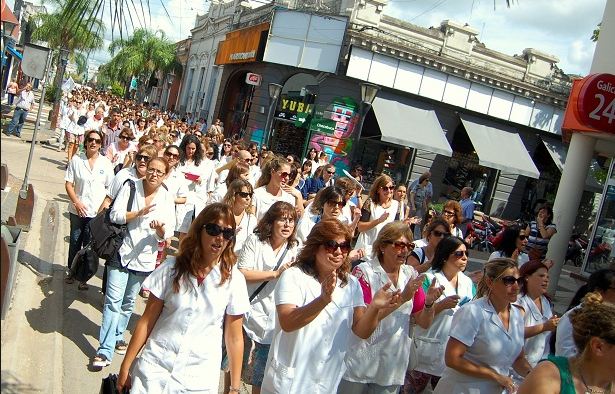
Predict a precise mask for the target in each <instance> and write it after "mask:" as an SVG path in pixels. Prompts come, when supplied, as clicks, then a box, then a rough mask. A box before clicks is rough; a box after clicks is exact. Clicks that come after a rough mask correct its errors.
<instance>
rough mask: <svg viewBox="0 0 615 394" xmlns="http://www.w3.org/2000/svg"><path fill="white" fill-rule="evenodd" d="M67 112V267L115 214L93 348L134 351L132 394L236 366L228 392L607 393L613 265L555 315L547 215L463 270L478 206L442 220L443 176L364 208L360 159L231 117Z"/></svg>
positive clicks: (124, 375) (178, 386) (613, 352)
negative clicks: (434, 185)
mask: <svg viewBox="0 0 615 394" xmlns="http://www.w3.org/2000/svg"><path fill="white" fill-rule="evenodd" d="M61 113H62V120H61V123H60V127H61V128H62V130H63V132H62V136H61V137H60V148H59V149H66V151H67V159H68V164H67V170H66V175H65V181H66V191H67V194H68V196H69V198H70V207H69V212H70V246H69V254H68V267H69V268H70V267H71V264H72V263H73V260H74V258H75V255H76V254H77V252H78V251H79V250H80V249H81V248H82V247H83V246H84V245H87V243H88V242H89V232H88V223H89V221H90V220H91V219H92V218H93V217H95V216H96V215H97V213H99V212H101V211H102V210H103V209H104V208H109V209H110V218H111V220H112V221H113V222H114V223H118V224H126V225H127V230H128V231H127V234H126V237H125V239H124V242H123V244H122V246H121V248H120V250H119V252H118V253H117V255H115V256H112V257H111V258H109V259H108V260H107V261H106V262H105V272H104V275H103V286H102V290H103V292H104V307H103V313H102V320H101V323H100V334H99V346H98V349H97V351H96V353H95V354H93V355H92V366H94V367H98V368H103V367H106V366H108V365H110V364H111V360H112V359H113V357H114V355H115V354H118V355H123V356H124V359H123V362H122V364H121V368H120V370H119V376H118V380H117V387H118V389H119V390H120V392H123V391H124V390H126V391H127V390H128V389H130V392H131V393H133V394H138V393H148V394H154V393H176V392H195V393H218V389H219V387H218V386H219V376H220V370H223V371H224V372H225V383H224V387H223V389H224V392H225V393H229V392H230V393H232V392H240V388H241V385H242V382H243V383H245V384H248V385H251V386H252V392H253V393H306V394H311V393H324V394H331V393H336V392H337V393H340V394H354V393H356V394H361V393H375V394H376V393H377V394H385V393H386V394H396V393H422V392H423V391H424V390H425V388H426V387H427V385H431V387H432V389H433V391H434V393H438V394H449V393H490V394H491V393H515V392H518V393H560V392H561V393H611V391H612V389H613V378H614V377H615V367H614V365H615V364H614V363H613V360H615V304H614V303H615V270H613V269H604V270H601V271H597V272H595V273H594V274H593V275H592V277H591V278H590V279H589V282H588V284H587V285H586V286H584V287H583V288H582V289H581V290H580V291H579V293H578V294H577V297H576V298H575V300H574V301H573V305H571V307H570V311H569V312H567V313H566V314H565V315H564V316H562V317H559V316H556V314H555V312H554V311H553V304H552V302H551V299H550V298H549V295H548V294H547V292H546V290H547V285H548V282H549V276H548V270H549V268H550V264H548V263H547V262H546V261H544V260H543V256H538V257H536V258H532V259H531V258H529V257H528V256H529V255H528V252H531V251H532V249H538V248H541V247H544V248H546V244H547V243H548V239H549V238H550V236H552V235H553V233H555V231H556V229H555V225H554V224H552V223H551V221H550V218H552V216H553V215H552V212H550V211H549V209H548V208H547V207H545V208H544V210H541V213H540V214H539V217H538V218H537V221H536V222H532V224H530V226H528V228H521V227H518V226H513V227H509V228H508V229H507V230H506V234H505V235H504V238H503V241H502V243H501V246H500V250H498V251H496V252H494V254H493V255H492V256H491V257H490V260H489V261H488V262H487V263H486V264H485V265H484V269H483V270H481V271H478V272H466V266H467V262H468V250H469V244H468V241H470V242H471V241H472V240H471V239H470V238H467V237H471V235H468V236H467V237H466V233H465V231H463V230H461V228H462V227H463V223H464V222H466V216H467V215H466V211H467V209H466V208H467V205H466V204H460V203H459V202H457V201H448V202H447V203H446V204H445V205H444V208H443V212H442V216H437V215H436V213H435V212H433V211H432V210H431V209H430V206H429V201H430V199H431V195H430V194H429V192H428V191H429V187H430V182H429V175H428V173H427V174H425V175H423V176H422V177H421V178H420V179H419V180H417V182H416V183H415V184H413V185H412V184H411V185H409V187H406V186H405V185H397V186H396V185H395V183H394V182H393V179H391V178H390V177H389V176H388V175H384V174H383V175H380V176H378V177H377V178H376V179H375V181H374V182H373V184H372V185H371V188H370V190H369V191H368V194H366V195H364V193H363V190H362V187H361V186H360V185H361V181H362V177H361V176H362V174H361V172H362V167H361V166H360V165H357V166H355V167H354V168H353V171H352V176H353V178H352V179H351V178H348V177H339V176H338V175H340V174H338V173H337V172H336V168H335V167H334V166H333V165H332V164H330V163H328V162H327V158H326V155H323V154H322V153H323V152H318V151H317V150H315V149H312V150H310V151H309V152H308V154H307V157H306V158H304V160H301V159H299V158H297V157H296V156H294V155H286V156H283V155H281V154H283V153H284V152H271V151H270V150H269V149H268V148H267V147H266V146H258V144H256V143H254V142H250V143H246V142H244V141H243V140H241V139H239V138H238V137H237V136H231V137H230V138H228V137H229V136H227V135H225V133H224V128H223V126H222V124H221V122H220V121H219V120H215V121H214V122H213V124H212V125H210V126H208V125H206V124H205V122H204V121H203V120H198V121H197V120H195V119H193V118H192V117H191V116H190V115H189V114H188V115H187V116H184V117H183V118H182V117H179V116H176V115H175V114H173V113H167V112H163V111H161V110H159V109H156V108H152V107H151V106H145V105H137V104H135V103H133V102H130V101H123V100H120V99H116V98H113V97H111V96H106V95H105V94H104V93H101V92H95V91H92V90H85V89H83V90H74V91H73V92H71V94H70V95H69V96H67V97H66V100H65V103H64V105H63V107H62V111H61ZM65 143H66V147H64V144H65ZM464 193H465V195H468V196H469V195H471V190H469V191H468V190H466V191H464ZM464 193H462V194H464ZM462 202H463V201H462ZM549 213H550V215H551V216H550V218H549ZM412 229H414V231H413V230H412ZM419 234H420V235H419ZM464 237H465V238H464ZM174 240H178V241H179V243H178V244H177V245H178V247H177V248H175V247H173V246H172V245H174V244H173V241H174ZM528 241H530V242H533V244H532V245H537V246H536V247H535V248H534V247H532V248H528ZM65 282H66V283H67V284H68V285H70V284H72V283H74V282H75V279H74V278H72V277H71V276H70V274H69V275H68V276H67V277H66V278H65ZM78 289H79V290H81V291H87V290H88V284H87V283H79V284H78ZM139 294H141V296H143V297H147V305H146V307H145V311H144V312H143V315H142V316H141V318H140V319H139V321H138V323H137V326H136V328H135V330H134V332H133V335H132V337H131V338H130V341H129V342H127V341H126V339H125V336H124V334H125V331H126V329H127V325H128V321H129V319H130V317H131V315H132V312H133V308H134V305H135V300H136V299H137V297H139ZM586 294H587V295H586ZM555 334H556V335H555ZM550 342H554V346H553V350H554V352H552V351H551V346H550ZM545 359H548V361H545V362H541V360H545Z"/></svg>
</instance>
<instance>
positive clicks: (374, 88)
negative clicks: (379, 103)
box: [350, 82, 380, 162]
mask: <svg viewBox="0 0 615 394" xmlns="http://www.w3.org/2000/svg"><path fill="white" fill-rule="evenodd" d="M359 86H360V87H361V107H360V108H359V123H358V124H357V132H356V135H355V137H354V143H353V144H352V155H351V156H350V157H351V158H352V160H353V161H354V162H356V161H357V158H356V157H355V155H356V153H357V146H358V145H359V140H360V139H361V131H362V130H363V122H365V117H366V116H367V113H368V112H369V110H370V109H371V108H372V103H373V102H374V99H375V98H376V95H377V94H378V92H379V91H380V86H378V85H374V84H373V83H368V82H361V83H359Z"/></svg>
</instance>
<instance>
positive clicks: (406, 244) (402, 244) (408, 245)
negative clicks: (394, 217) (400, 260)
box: [388, 241, 414, 251]
mask: <svg viewBox="0 0 615 394" xmlns="http://www.w3.org/2000/svg"><path fill="white" fill-rule="evenodd" d="M388 243H390V244H391V245H393V246H394V247H395V249H397V250H400V251H401V250H404V248H408V250H414V242H402V241H398V242H391V241H389V242H388Z"/></svg>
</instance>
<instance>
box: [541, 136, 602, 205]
mask: <svg viewBox="0 0 615 394" xmlns="http://www.w3.org/2000/svg"><path fill="white" fill-rule="evenodd" d="M541 139H542V143H543V144H544V146H545V148H547V151H549V155H551V158H552V159H553V162H555V165H556V166H557V168H559V170H560V172H561V171H564V165H565V164H566V157H567V156H568V147H567V146H566V145H565V144H564V143H563V142H562V141H561V140H555V139H550V138H543V137H541ZM596 169H600V164H598V162H597V161H596V160H594V159H592V162H591V166H590V168H589V170H588V172H587V177H586V178H585V190H587V191H590V192H592V193H602V192H603V190H604V185H602V184H601V183H600V182H598V180H597V179H596V178H594V177H593V175H592V173H593V171H594V170H596Z"/></svg>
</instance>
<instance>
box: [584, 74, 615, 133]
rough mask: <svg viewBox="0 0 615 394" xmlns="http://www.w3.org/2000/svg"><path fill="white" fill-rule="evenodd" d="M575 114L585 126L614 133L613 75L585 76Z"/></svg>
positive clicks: (614, 79) (614, 83)
mask: <svg viewBox="0 0 615 394" xmlns="http://www.w3.org/2000/svg"><path fill="white" fill-rule="evenodd" d="M576 115H577V117H578V119H579V121H580V122H581V123H582V124H584V125H585V126H588V127H591V128H594V129H596V130H598V131H603V132H606V133H611V134H615V75H613V74H594V75H590V76H588V77H586V78H585V80H584V82H583V86H582V87H581V91H580V92H579V97H578V99H577V108H576Z"/></svg>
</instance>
